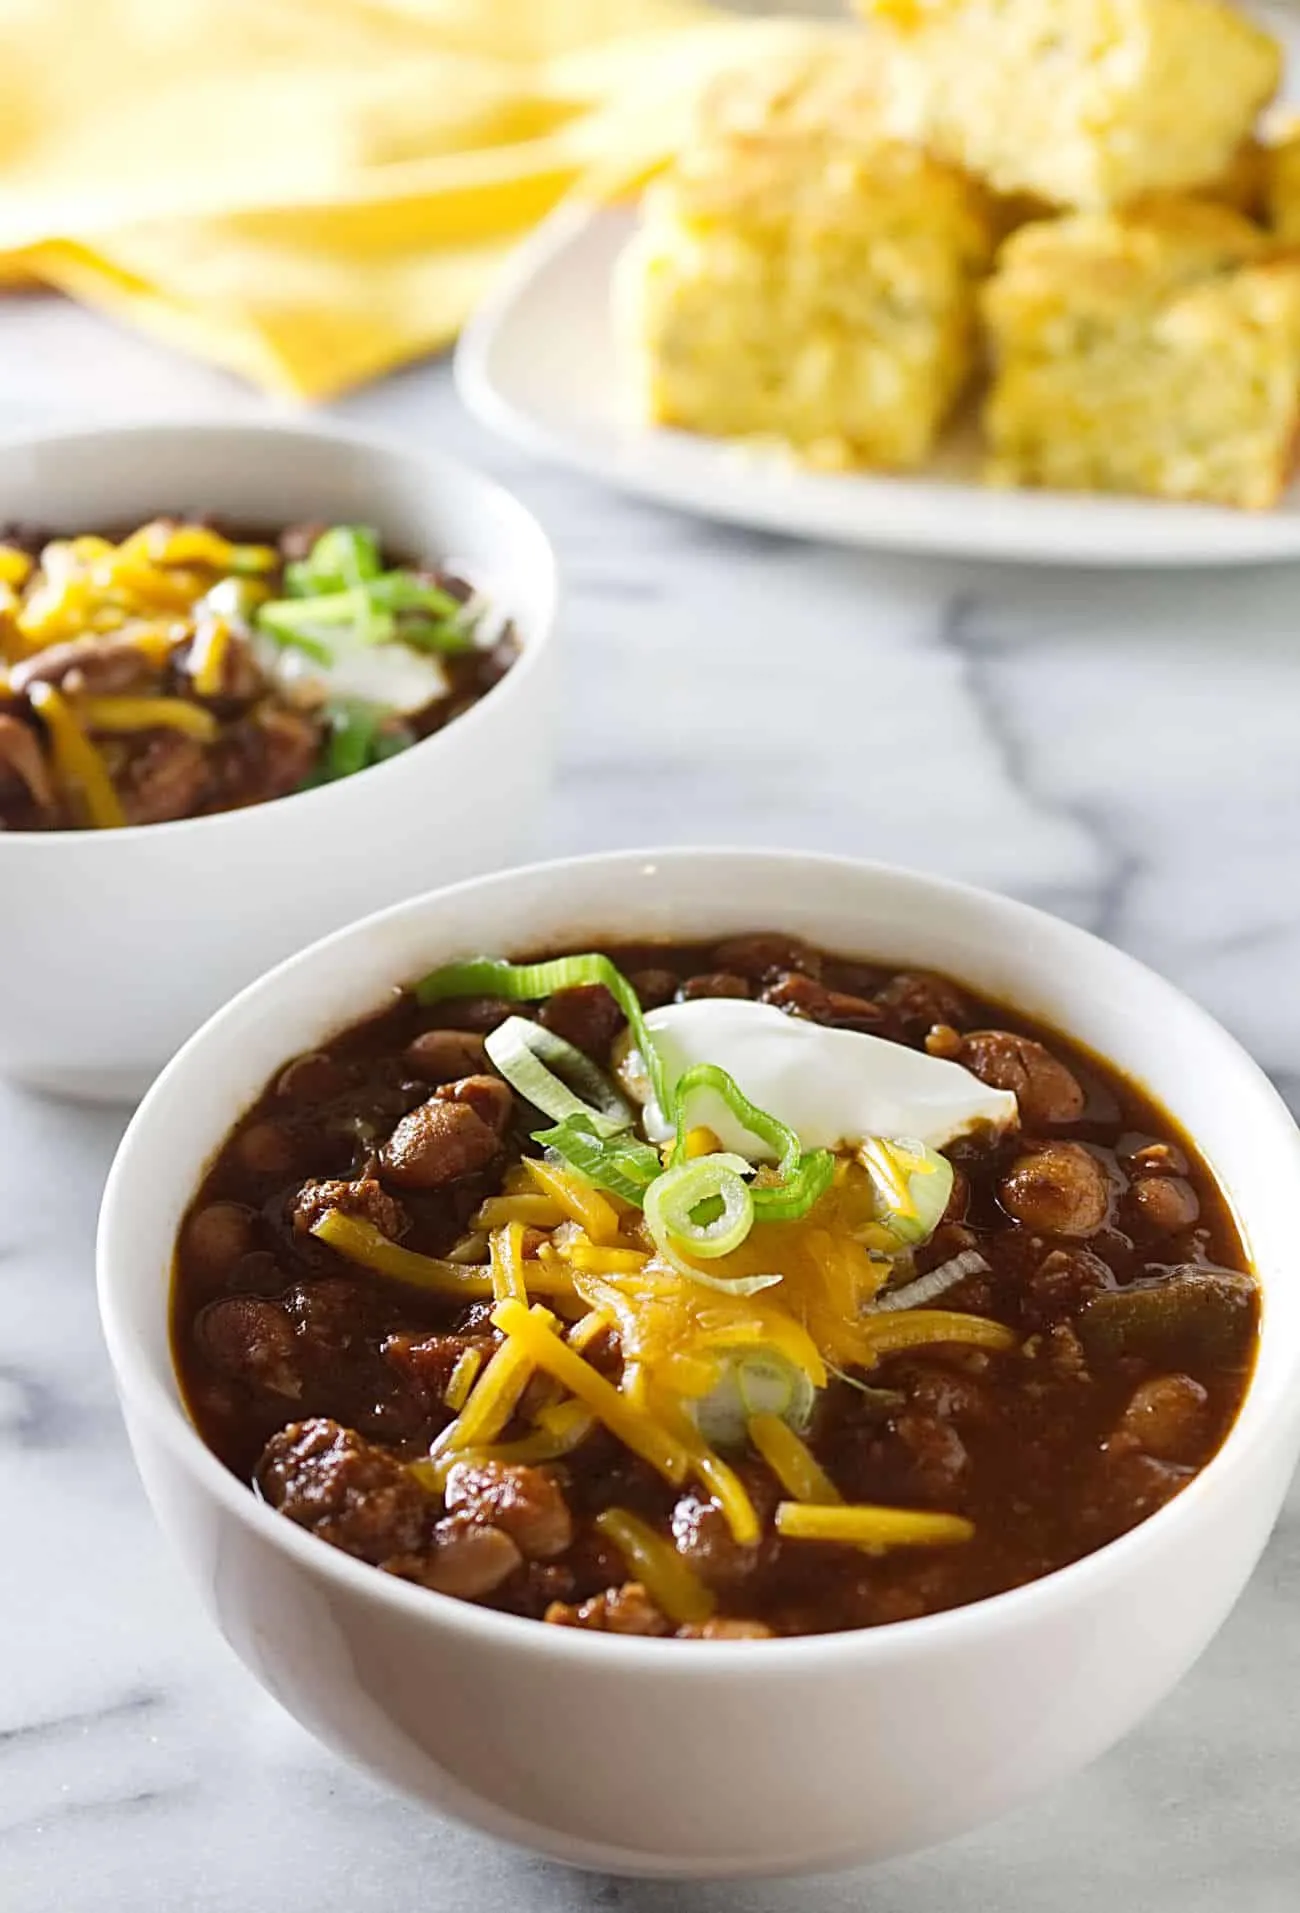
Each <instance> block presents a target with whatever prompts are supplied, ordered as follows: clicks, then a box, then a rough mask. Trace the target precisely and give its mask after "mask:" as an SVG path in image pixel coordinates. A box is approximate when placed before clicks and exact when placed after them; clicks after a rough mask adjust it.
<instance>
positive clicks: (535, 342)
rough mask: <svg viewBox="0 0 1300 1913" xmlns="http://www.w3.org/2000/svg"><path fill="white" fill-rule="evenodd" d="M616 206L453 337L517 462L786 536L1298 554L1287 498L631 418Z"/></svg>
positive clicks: (514, 271)
mask: <svg viewBox="0 0 1300 1913" xmlns="http://www.w3.org/2000/svg"><path fill="white" fill-rule="evenodd" d="M634 219H635V214H634V213H633V211H632V210H631V209H630V208H628V207H591V208H588V207H567V208H565V209H563V210H562V211H561V212H559V213H557V214H555V215H553V216H552V218H551V219H549V220H548V221H547V222H546V223H545V224H544V225H542V226H541V227H539V228H538V230H537V232H536V233H534V234H533V236H532V238H531V239H529V240H527V241H526V242H525V244H524V245H523V246H521V247H520V249H519V251H518V252H517V253H516V254H515V256H514V259H513V260H512V262H511V264H510V266H509V267H508V268H507V269H506V272H505V274H504V276H503V278H502V280H501V281H500V283H499V284H498V286H497V287H496V289H495V290H494V292H493V293H492V295H491V296H490V297H489V298H488V300H487V301H486V303H485V304H484V305H483V306H481V307H480V309H479V311H478V312H477V313H476V314H475V316H474V318H473V319H472V320H471V322H470V324H469V326H468V327H467V329H466V331H465V332H464V333H463V335H462V337H461V341H460V345H459V347H458V349H457V353H456V379H457V384H458V387H459V390H460V394H461V397H462V398H463V400H464V402H465V404H466V405H467V406H468V407H469V409H470V410H471V411H472V412H473V413H474V414H475V415H476V416H477V417H478V418H479V419H481V420H482V421H483V423H484V424H486V425H490V426H491V427H492V428H493V429H494V430H496V431H499V432H501V433H503V434H504V435H505V436H506V437H508V438H512V439H514V440H516V441H517V442H518V443H520V444H521V445H524V446H526V447H527V448H528V449H529V450H530V451H534V452H538V453H540V454H541V455H542V456H544V457H547V458H553V459H558V460H560V461H561V462H562V463H564V464H568V465H575V466H578V467H579V468H580V469H582V470H584V471H588V472H593V473H595V474H596V475H597V476H598V477H600V478H604V479H607V480H608V481H609V482H610V483H611V484H614V485H619V486H621V487H623V488H624V489H625V490H627V491H632V492H639V493H641V494H642V495H643V496H644V497H647V498H654V499H657V500H658V501H660V502H661V503H663V504H667V505H675V506H677V507H678V508H680V509H681V510H683V511H693V512H700V513H702V514H703V515H704V516H706V517H710V518H723V519H727V520H730V521H731V522H733V523H736V524H742V525H757V526H761V527H763V528H764V529H766V530H769V531H778V532H785V533H787V534H789V535H791V536H794V537H805V538H824V539H829V540H832V541H834V542H836V543H840V544H849V545H875V546H883V547H889V548H892V549H894V550H898V551H929V552H942V553H947V554H949V555H955V556H961V557H975V558H1001V559H1014V560H1016V561H1018V562H1019V563H1021V564H1079V565H1107V566H1121V565H1247V564H1261V563H1265V562H1267V561H1269V560H1276V559H1282V558H1297V557H1300V484H1296V485H1293V486H1292V487H1291V489H1290V491H1289V492H1288V493H1287V494H1286V496H1285V498H1284V499H1283V501H1282V503H1281V505H1280V506H1279V507H1278V508H1277V509H1276V510H1275V511H1272V512H1235V511H1226V510H1222V509H1219V508H1218V507H1215V506H1211V505H1174V504H1165V503H1161V502H1159V501H1157V500H1152V499H1128V498H1103V497H1094V496H1088V495H1080V494H1069V493H1065V492H1045V491H1044V492H1032V491H996V490H991V489H989V488H987V487H985V486H981V485H978V484H976V483H975V482H974V472H975V457H974V447H973V444H971V443H966V444H964V445H963V444H962V443H960V442H953V443H951V444H949V445H947V446H945V447H944V449H943V450H942V452H941V454H940V457H939V460H938V461H937V464H936V467H935V469H934V470H933V471H932V472H929V473H927V474H926V475H925V477H923V478H897V477H884V476H882V477H872V476H868V475H862V474H856V473H855V474H851V475H848V474H844V475H842V474H834V475H828V474H821V473H814V472H807V471H802V470H800V469H798V468H797V467H795V466H792V465H791V464H789V463H788V462H786V461H784V460H781V459H780V458H778V457H776V456H771V457H768V456H765V455H761V454H757V453H754V452H751V451H742V450H741V449H739V448H738V447H736V446H734V445H728V444H726V443H724V442H723V441H722V440H719V439H709V438H697V437H693V436H692V435H690V434H689V433H685V432H674V431H665V430H661V429H658V428H654V427H650V426H646V425H642V424H640V423H638V422H637V420H636V419H635V418H634V417H633V416H632V415H631V412H630V409H629V402H628V397H627V389H626V381H625V380H624V379H623V378H622V376H621V375H620V371H619V367H618V363H617V355H616V351H615V344H614V339H613V336H612V331H611V325H610V274H611V271H612V268H613V265H614V261H615V259H616V258H617V256H618V254H619V252H620V250H621V248H622V247H623V245H624V244H625V243H626V241H627V239H628V237H629V235H630V233H631V231H632V226H633V222H634Z"/></svg>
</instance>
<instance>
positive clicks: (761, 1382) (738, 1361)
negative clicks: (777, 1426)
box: [690, 1348, 817, 1448]
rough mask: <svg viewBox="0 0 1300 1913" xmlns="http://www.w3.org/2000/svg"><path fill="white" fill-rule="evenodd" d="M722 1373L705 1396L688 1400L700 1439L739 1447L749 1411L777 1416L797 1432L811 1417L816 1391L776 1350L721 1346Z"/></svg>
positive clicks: (801, 1373) (792, 1364) (801, 1430)
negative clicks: (700, 1435) (690, 1401)
mask: <svg viewBox="0 0 1300 1913" xmlns="http://www.w3.org/2000/svg"><path fill="white" fill-rule="evenodd" d="M719 1353H720V1355H721V1358H722V1373H721V1375H720V1376H719V1378H718V1380H717V1382H716V1383H715V1384H714V1386H713V1387H712V1388H711V1389H710V1391H709V1393H708V1394H707V1395H704V1396H702V1397H701V1398H700V1400H699V1401H696V1402H692V1403H691V1404H690V1410H691V1413H692V1414H693V1416H694V1418H695V1425H696V1427H697V1428H698V1429H699V1431H700V1433H701V1434H702V1435H703V1436H704V1439H705V1440H706V1441H708V1442H712V1443H713V1444H714V1445H715V1446H716V1447H719V1448H743V1447H744V1446H745V1443H746V1441H747V1440H748V1436H749V1429H748V1423H749V1420H750V1418H751V1416H754V1415H779V1416H780V1418H781V1420H782V1421H783V1422H785V1424H786V1426H787V1427H788V1428H793V1429H794V1431H795V1433H796V1434H802V1433H803V1431H804V1429H805V1428H807V1426H808V1424H809V1422H810V1421H811V1420H812V1412H813V1405H814V1403H815V1401H816V1399H817V1391H816V1389H815V1388H814V1387H813V1385H812V1382H811V1381H810V1380H809V1378H808V1377H807V1375H805V1374H804V1372H803V1370H802V1369H801V1368H796V1367H795V1364H794V1363H793V1362H791V1361H788V1360H787V1359H786V1357H785V1356H784V1355H781V1354H779V1353H778V1351H777V1350H776V1349H767V1348H764V1349H752V1348H746V1349H723V1350H720V1351H719Z"/></svg>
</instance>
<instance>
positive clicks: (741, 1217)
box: [645, 1153, 781, 1295]
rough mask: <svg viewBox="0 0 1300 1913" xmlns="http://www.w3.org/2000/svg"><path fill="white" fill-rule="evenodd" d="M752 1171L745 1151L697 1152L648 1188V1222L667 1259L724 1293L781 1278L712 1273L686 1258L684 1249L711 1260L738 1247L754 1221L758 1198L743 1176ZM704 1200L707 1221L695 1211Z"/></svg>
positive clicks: (752, 1290) (754, 1289)
mask: <svg viewBox="0 0 1300 1913" xmlns="http://www.w3.org/2000/svg"><path fill="white" fill-rule="evenodd" d="M750 1173H751V1169H750V1164H749V1163H747V1162H746V1161H745V1158H744V1157H743V1156H731V1155H726V1154H722V1153H719V1154H717V1155H713V1156H697V1157H696V1158H695V1160H694V1161H693V1162H683V1163H679V1164H678V1166H677V1167H676V1168H675V1169H665V1171H664V1173H663V1174H662V1175H661V1176H658V1177H656V1178H655V1180H654V1181H653V1182H652V1183H651V1185H650V1187H649V1188H648V1189H647V1190H646V1193H645V1221H646V1228H647V1229H648V1230H649V1231H650V1236H651V1239H652V1241H653V1242H654V1245H655V1248H656V1249H657V1250H658V1252H659V1254H660V1255H661V1256H662V1257H663V1259H664V1261H665V1262H668V1263H669V1264H670V1265H671V1266H672V1267H673V1268H674V1269H676V1270H677V1271H678V1273H679V1274H680V1275H685V1276H689V1278H690V1279H691V1281H692V1282H702V1283H703V1284H704V1286H705V1288H709V1289H718V1290H719V1291H720V1292H721V1293H722V1294H723V1295H757V1294H758V1292H759V1290H760V1289H770V1288H771V1287H773V1285H774V1284H775V1283H777V1282H779V1281H780V1280H781V1277H780V1276H779V1275H736V1276H720V1275H710V1274H709V1273H708V1272H707V1271H706V1270H704V1269H698V1268H696V1267H695V1266H694V1264H693V1262H687V1261H686V1260H684V1256H683V1251H684V1252H685V1253H686V1254H689V1255H691V1256H692V1257H695V1256H698V1257H700V1258H702V1259H703V1260H704V1261H706V1262H707V1261H712V1260H713V1258H714V1257H715V1256H720V1255H730V1254H731V1252H732V1251H733V1250H734V1249H738V1248H739V1247H740V1245H741V1243H742V1242H743V1241H744V1240H745V1238H746V1236H747V1235H748V1234H749V1232H750V1230H751V1229H752V1228H753V1226H754V1200H753V1197H752V1196H751V1195H750V1192H749V1184H748V1183H747V1182H746V1181H745V1177H746V1176H748V1175H749V1174H750ZM719 1202H720V1203H721V1207H720V1208H718V1206H717V1205H718V1203H719ZM704 1205H708V1206H709V1209H710V1215H709V1220H708V1221H703V1220H701V1219H700V1218H699V1217H698V1215H697V1214H696V1211H697V1210H699V1209H700V1208H701V1207H702V1206H704Z"/></svg>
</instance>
